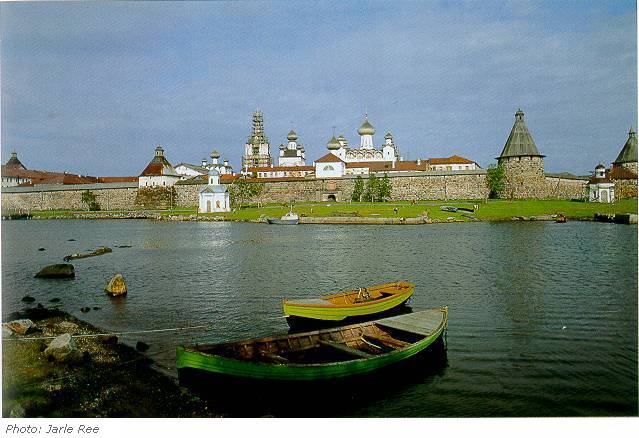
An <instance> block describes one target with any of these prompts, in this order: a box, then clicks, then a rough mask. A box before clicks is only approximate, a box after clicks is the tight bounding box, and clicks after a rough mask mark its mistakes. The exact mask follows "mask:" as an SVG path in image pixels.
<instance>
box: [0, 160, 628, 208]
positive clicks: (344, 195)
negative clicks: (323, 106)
mask: <svg viewBox="0 0 639 438" xmlns="http://www.w3.org/2000/svg"><path fill="white" fill-rule="evenodd" d="M388 176H389V180H390V183H391V187H392V189H391V195H392V199H393V200H418V199H427V200H461V199H484V198H485V197H486V196H487V194H488V187H487V185H486V171H485V170H484V169H478V170H467V171H452V172H451V171H448V172H415V173H411V174H410V175H408V174H403V175H402V174H392V173H389V174H388ZM364 179H366V176H364ZM355 180H356V178H355V177H353V176H347V177H343V178H335V179H300V180H288V181H266V182H264V183H263V184H264V189H263V191H262V194H261V195H260V197H259V199H255V200H253V201H259V202H264V203H290V202H328V201H333V200H334V201H336V202H348V201H350V199H351V196H352V193H353V189H354V186H355ZM513 181H514V182H515V184H517V187H518V190H515V191H513V193H514V197H518V198H522V197H532V198H554V199H573V198H581V197H583V196H584V195H585V184H586V181H585V180H582V179H579V180H575V179H565V178H558V177H550V176H545V177H544V176H543V174H542V176H541V177H538V176H537V175H535V178H533V179H527V178H522V179H517V180H513ZM201 187H202V185H201V184H178V185H175V186H174V188H175V192H174V193H175V197H176V199H175V200H174V203H175V205H177V206H178V207H189V208H192V207H195V206H197V204H198V196H199V189H200V188H201ZM85 190H90V191H91V192H92V193H93V194H95V195H96V199H97V201H98V203H99V204H100V206H101V207H102V209H103V210H131V209H139V208H140V205H139V201H138V202H137V203H136V197H137V196H138V185H137V183H112V184H81V185H66V186H61V185H54V184H51V185H39V186H35V187H10V188H3V189H2V210H3V211H31V210H68V209H73V210H82V209H85V208H86V205H85V204H84V203H83V202H82V199H81V198H82V193H83V192H84V191H85ZM147 190H149V189H147ZM634 193H635V196H636V185H635V191H634ZM505 195H506V196H504V197H509V193H506V194H505Z"/></svg>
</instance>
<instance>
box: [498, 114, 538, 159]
mask: <svg viewBox="0 0 639 438" xmlns="http://www.w3.org/2000/svg"><path fill="white" fill-rule="evenodd" d="M523 156H528V157H545V155H541V154H540V153H539V151H538V150H537V146H536V145H535V140H533V138H532V135H530V131H528V127H527V126H526V122H524V112H523V111H522V110H521V109H519V110H517V112H516V113H515V124H514V125H513V129H512V130H511V131H510V135H509V136H508V140H506V145H505V146H504V149H503V150H502V151H501V154H500V155H499V157H498V158H505V157H523Z"/></svg>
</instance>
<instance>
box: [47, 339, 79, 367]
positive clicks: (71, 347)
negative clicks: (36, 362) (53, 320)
mask: <svg viewBox="0 0 639 438" xmlns="http://www.w3.org/2000/svg"><path fill="white" fill-rule="evenodd" d="M77 350H78V347H77V346H76V344H75V341H74V340H73V338H72V337H71V335H70V334H69V333H63V334H61V335H60V336H57V337H55V338H54V339H53V341H51V343H50V344H49V346H48V347H47V348H46V350H44V355H45V356H46V357H47V358H51V359H53V360H55V361H56V362H65V361H67V360H69V359H71V358H75V356H76V352H77Z"/></svg>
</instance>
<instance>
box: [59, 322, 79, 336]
mask: <svg viewBox="0 0 639 438" xmlns="http://www.w3.org/2000/svg"><path fill="white" fill-rule="evenodd" d="M58 328H59V329H60V330H61V331H63V332H66V333H75V332H76V330H77V329H78V325H77V324H76V323H74V322H71V321H62V322H61V323H60V324H58Z"/></svg>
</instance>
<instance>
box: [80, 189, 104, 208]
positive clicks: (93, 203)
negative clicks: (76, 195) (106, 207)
mask: <svg viewBox="0 0 639 438" xmlns="http://www.w3.org/2000/svg"><path fill="white" fill-rule="evenodd" d="M81 199H82V202H83V203H84V204H86V206H87V210H89V211H98V210H100V204H99V203H98V201H97V200H96V199H95V194H93V192H91V191H89V190H85V191H84V192H82V198H81Z"/></svg>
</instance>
